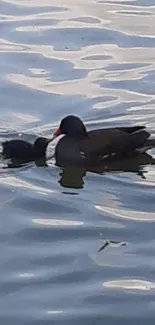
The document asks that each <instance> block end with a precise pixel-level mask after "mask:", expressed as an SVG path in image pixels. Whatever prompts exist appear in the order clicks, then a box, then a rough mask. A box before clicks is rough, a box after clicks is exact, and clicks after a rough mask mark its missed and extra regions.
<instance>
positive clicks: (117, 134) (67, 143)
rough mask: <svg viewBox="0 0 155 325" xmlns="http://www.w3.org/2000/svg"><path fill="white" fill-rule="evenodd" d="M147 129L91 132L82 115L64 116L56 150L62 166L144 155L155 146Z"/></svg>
mask: <svg viewBox="0 0 155 325" xmlns="http://www.w3.org/2000/svg"><path fill="white" fill-rule="evenodd" d="M145 128H146V127H145V126H141V125H136V126H122V127H113V128H103V129H94V130H91V131H87V129H86V126H85V125H84V123H83V122H82V120H81V119H80V118H79V117H78V116H74V115H68V116H66V117H64V118H63V119H62V120H61V122H60V124H59V127H58V129H57V130H56V131H55V132H54V134H53V139H55V138H57V137H59V136H60V135H64V136H63V137H61V139H59V141H58V143H57V145H56V147H55V159H56V164H57V165H58V166H68V165H76V166H77V165H87V164H91V165H94V164H96V163H98V162H101V161H102V160H104V159H105V158H108V159H109V158H119V159H120V158H122V157H127V156H129V155H136V154H138V153H144V152H146V151H147V150H149V149H152V148H153V147H155V139H149V137H150V133H149V132H148V131H147V130H145Z"/></svg>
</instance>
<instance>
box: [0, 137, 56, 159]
mask: <svg viewBox="0 0 155 325" xmlns="http://www.w3.org/2000/svg"><path fill="white" fill-rule="evenodd" d="M52 140H53V138H52V139H48V138H44V137H38V138H37V139H36V140H35V142H34V143H33V144H32V143H29V142H27V141H24V140H20V139H13V140H9V141H5V142H2V152H1V156H2V158H3V159H13V160H20V162H23V163H25V162H31V161H35V160H38V159H41V158H44V157H45V156H46V149H47V146H48V144H49V143H50V142H51V141H52Z"/></svg>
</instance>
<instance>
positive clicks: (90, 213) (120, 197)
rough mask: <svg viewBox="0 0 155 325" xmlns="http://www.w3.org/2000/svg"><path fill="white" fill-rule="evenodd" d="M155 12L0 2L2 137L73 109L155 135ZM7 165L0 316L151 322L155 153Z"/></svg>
mask: <svg viewBox="0 0 155 325" xmlns="http://www.w3.org/2000/svg"><path fill="white" fill-rule="evenodd" d="M154 16H155V3H154V1H153V0H135V1H126V0H123V1H114V0H106V1H103V0H101V1H100V0H95V1H89V0H78V1H77V0H75V1H72V0H66V1H65V3H64V0H52V1H51V0H45V1H41V0H27V1H25V0H3V1H1V5H0V22H1V29H0V32H1V36H0V70H1V74H0V87H1V92H0V103H1V125H0V143H1V142H2V141H4V140H6V139H15V138H18V137H20V138H22V139H25V140H26V141H30V142H34V139H35V138H36V136H38V135H42V136H51V134H53V131H54V130H55V128H56V127H57V125H58V124H59V121H60V120H61V119H62V117H64V116H66V115H68V114H76V115H79V116H80V117H81V118H82V120H83V121H84V122H85V123H86V125H87V128H88V129H92V128H101V127H110V126H118V125H119V126H122V125H131V124H135V125H138V124H143V125H146V126H147V127H148V128H149V130H150V131H151V133H152V134H155V127H154V125H155V111H154V106H155V85H154V83H155V82H154V80H155V60H154V57H155V37H154V21H155V17H154ZM54 145H55V143H52V144H51V146H50V148H48V152H47V156H48V157H50V156H51V154H53V150H54ZM9 167H10V168H8V162H2V161H1V162H0V192H1V193H0V194H1V195H0V211H1V222H0V244H1V245H0V249H1V268H0V286H1V291H0V292H1V293H0V295H1V298H2V299H1V308H0V321H1V323H2V324H3V323H4V324H6V325H10V324H11V325H12V324H16V325H18V324H24V325H28V324H31V325H36V324H37V325H39V324H42V325H43V324H51V323H52V322H53V323H54V324H62V323H63V324H64V323H66V324H67V325H77V324H78V325H83V324H85V325H86V324H89V325H90V324H94V322H95V321H96V322H97V324H98V325H101V324H102V325H103V323H106V324H107V325H111V324H115V323H116V321H118V323H120V324H130V323H132V324H133V323H134V322H135V321H137V322H139V323H141V324H146V322H147V324H148V325H150V324H151V325H153V324H154V314H155V313H154V270H155V262H154V220H155V217H154V193H155V176H154V175H155V168H154V150H152V151H151V152H148V154H146V155H140V156H137V157H135V158H130V159H123V160H121V161H108V160H107V161H106V162H104V164H101V165H100V166H89V168H87V169H84V168H58V167H57V166H55V162H54V160H53V159H48V160H47V161H46V163H45V161H39V162H34V163H32V164H28V165H24V166H19V165H18V166H17V165H16V166H14V165H12V162H9ZM14 167H16V168H14ZM17 167H19V168H17ZM122 243H127V244H128V245H123V244H122ZM99 247H100V248H106V249H103V250H102V251H101V252H97V250H99ZM133 293H134V294H133ZM131 297H132V299H131ZM122 307H123V308H122Z"/></svg>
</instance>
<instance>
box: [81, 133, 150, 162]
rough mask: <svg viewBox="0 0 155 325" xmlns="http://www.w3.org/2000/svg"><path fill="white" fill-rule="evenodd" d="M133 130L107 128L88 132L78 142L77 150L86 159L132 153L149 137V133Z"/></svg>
mask: <svg viewBox="0 0 155 325" xmlns="http://www.w3.org/2000/svg"><path fill="white" fill-rule="evenodd" d="M135 128H136V127H135ZM135 128H134V127H133V128H132V130H131V128H112V129H111V128H109V129H99V130H92V131H89V132H88V133H87V135H88V136H87V137H86V138H85V139H83V140H81V141H80V142H79V150H80V151H82V152H85V154H86V156H87V157H88V159H94V158H96V159H98V158H99V159H100V158H102V157H103V156H106V155H111V154H116V155H124V154H127V153H129V152H133V151H135V150H136V149H137V148H138V147H140V146H142V145H143V143H144V142H145V141H146V139H147V138H148V137H149V136H150V134H149V132H147V131H145V130H143V129H142V130H141V129H138V130H137V129H136V131H135ZM133 131H134V132H133ZM137 131H138V132H137Z"/></svg>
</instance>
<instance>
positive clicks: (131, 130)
mask: <svg viewBox="0 0 155 325" xmlns="http://www.w3.org/2000/svg"><path fill="white" fill-rule="evenodd" d="M145 128H146V126H140V125H137V126H125V127H118V128H117V129H118V130H120V131H123V132H126V133H129V134H132V133H134V132H138V131H140V130H144V129H145Z"/></svg>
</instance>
